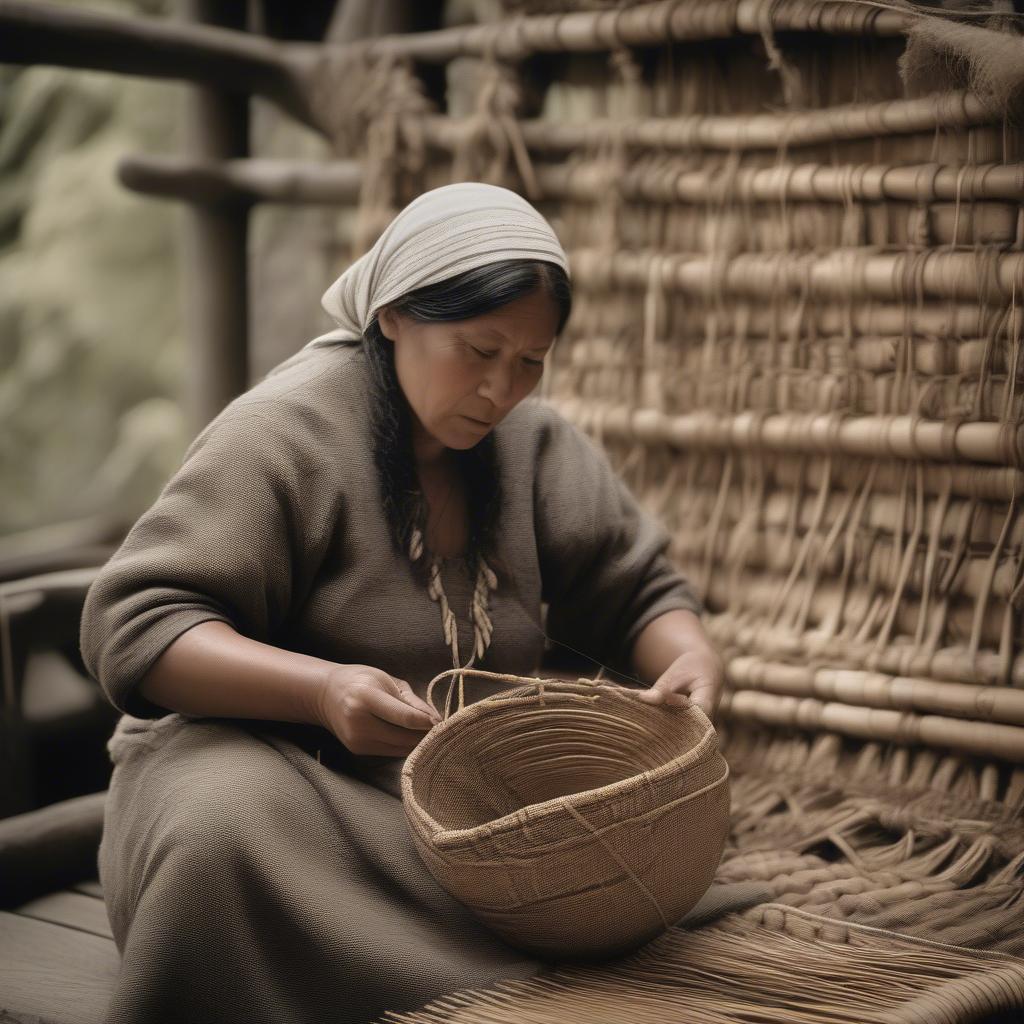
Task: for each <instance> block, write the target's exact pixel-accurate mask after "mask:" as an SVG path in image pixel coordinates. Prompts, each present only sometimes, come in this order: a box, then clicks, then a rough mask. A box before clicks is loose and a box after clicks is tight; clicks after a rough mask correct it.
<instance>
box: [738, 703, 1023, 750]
mask: <svg viewBox="0 0 1024 1024" xmlns="http://www.w3.org/2000/svg"><path fill="white" fill-rule="evenodd" d="M719 712H720V714H721V715H722V716H723V717H725V718H727V719H730V720H738V721H748V722H757V723H760V724H762V725H770V726H775V727H783V728H795V729H803V730H810V731H812V732H821V731H828V732H836V733H840V734H841V735H844V736H854V737H857V738H859V739H868V740H884V741H889V742H892V743H901V744H915V745H916V744H922V745H924V746H930V747H937V748H940V749H944V750H957V751H960V752H961V753H964V754H971V755H974V756H977V757H997V758H1001V759H1003V760H1006V761H1010V762H1013V763H1015V764H1021V763H1024V729H1022V728H1019V727H1018V726H1015V725H1002V724H997V723H994V722H970V721H965V720H963V719H957V718H946V717H943V716H939V715H916V714H911V713H909V712H904V711H888V710H881V709H876V708H864V707H851V706H850V705H848V704H841V703H839V702H836V701H820V700H814V699H813V698H810V697H806V698H803V699H799V698H796V697H781V696H778V695H776V694H771V693H757V692H754V691H751V690H740V691H737V692H726V693H724V694H723V695H722V702H721V704H720V705H719Z"/></svg>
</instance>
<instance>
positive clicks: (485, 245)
mask: <svg viewBox="0 0 1024 1024" xmlns="http://www.w3.org/2000/svg"><path fill="white" fill-rule="evenodd" d="M511 259H534V260H547V261H548V262H550V263H556V264H558V266H560V267H561V268H562V269H563V270H564V271H565V272H566V274H568V273H569V260H568V257H567V256H566V255H565V250H564V249H563V248H562V246H561V243H560V242H559V241H558V238H557V237H556V235H555V232H554V231H553V230H552V228H551V225H550V224H549V223H548V222H547V221H546V220H545V219H544V218H543V217H542V216H541V215H540V214H539V213H538V212H537V211H536V210H535V209H534V208H533V207H532V206H531V205H530V204H529V203H528V202H527V201H526V200H525V199H523V197H522V196H520V195H517V194H516V193H515V192H512V191H511V190H510V189H507V188H501V187H500V186H498V185H487V184H484V183H483V182H480V181H465V182H458V183H457V184H454V185H443V186H442V187H441V188H435V189H431V190H430V191H429V192H424V193H423V194H422V195H420V196H417V198H416V199H414V200H413V201H412V202H411V203H409V205H408V206H406V207H405V209H404V210H402V211H401V212H400V213H399V214H398V215H397V216H396V217H395V219H394V220H393V221H392V222H391V223H390V224H389V225H388V226H387V227H386V228H385V229H384V232H383V234H381V236H380V238H378V239H377V241H376V242H375V243H374V245H373V247H372V248H371V249H370V250H369V251H368V252H366V253H364V254H363V255H362V256H360V257H359V259H357V260H356V261H355V263H353V264H352V265H351V266H350V267H349V268H348V269H347V270H346V271H345V272H344V273H343V274H342V275H341V277H339V278H338V279H337V281H335V282H334V284H332V285H331V286H330V288H328V289H327V291H326V292H324V296H323V298H322V299H321V304H322V305H323V307H324V309H325V310H327V312H328V313H329V314H330V316H331V317H332V318H333V320H334V321H335V323H337V325H338V326H337V328H336V329H335V330H333V331H329V332H328V333H327V334H322V335H320V337H318V338H314V339H313V340H312V341H311V342H309V344H307V345H306V346H305V347H306V348H310V347H312V346H314V345H324V344H330V343H331V342H346V341H347V342H352V341H359V340H360V339H361V338H362V337H363V332H364V331H365V330H366V328H367V327H368V326H369V325H370V322H371V321H372V320H373V316H374V314H375V313H376V312H377V310H379V309H381V308H382V307H383V306H386V305H387V304H388V303H389V302H394V301H395V300H396V299H398V298H401V296H403V295H405V294H406V293H408V292H411V291H413V290H414V289H416V288H423V287H426V286H427V285H430V284H436V283H437V282H439V281H444V280H446V279H447V278H449V277H454V276H455V275H456V274H461V273H464V272H465V271H467V270H472V269H474V268H476V267H482V266H485V265H487V264H489V263H498V262H500V261H502V260H511Z"/></svg>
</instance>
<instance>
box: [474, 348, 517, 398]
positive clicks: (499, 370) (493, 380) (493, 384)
mask: <svg viewBox="0 0 1024 1024" xmlns="http://www.w3.org/2000/svg"><path fill="white" fill-rule="evenodd" d="M514 389H515V380H514V371H513V369H512V367H511V366H508V365H505V363H504V360H497V359H496V360H495V361H494V363H493V364H492V365H491V366H489V367H488V369H487V372H486V373H485V374H484V376H483V379H482V380H481V381H480V387H479V389H478V394H479V395H480V396H481V398H486V399H488V400H489V401H491V402H493V403H494V404H495V405H496V406H497V407H498V408H499V409H503V408H504V407H505V406H506V405H508V404H509V403H510V402H511V400H512V394H513V391H514Z"/></svg>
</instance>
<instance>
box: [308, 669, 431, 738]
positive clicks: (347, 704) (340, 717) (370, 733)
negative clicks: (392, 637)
mask: <svg viewBox="0 0 1024 1024" xmlns="http://www.w3.org/2000/svg"><path fill="white" fill-rule="evenodd" d="M319 714H320V724H321V725H322V726H323V727H324V728H325V729H328V730H330V732H332V733H334V735H335V736H336V737H337V738H338V739H339V740H340V741H341V742H342V743H344V744H345V746H346V747H348V749H349V750H350V751H352V753H353V754H373V755H376V756H381V757H405V756H406V755H407V754H409V753H411V751H412V749H413V748H414V747H415V746H416V744H417V743H419V741H420V740H421V739H423V737H424V735H425V734H426V733H427V732H428V731H429V730H430V729H432V728H433V727H434V725H436V724H437V723H438V722H440V721H441V716H440V715H439V714H438V713H437V711H435V710H434V709H433V708H432V707H431V706H430V705H429V704H428V703H427V702H426V701H424V700H421V699H420V698H419V697H417V696H416V694H415V693H414V692H413V689H412V687H411V686H410V685H409V684H408V683H407V682H406V681H405V680H404V679H396V678H395V677H394V676H389V675H388V674H387V672H383V671H381V670H380V669H378V668H372V667H370V666H369V665H335V666H334V667H333V668H332V669H331V671H330V672H329V673H328V676H327V680H326V683H325V684H324V688H323V690H322V691H321V694H320V708H319Z"/></svg>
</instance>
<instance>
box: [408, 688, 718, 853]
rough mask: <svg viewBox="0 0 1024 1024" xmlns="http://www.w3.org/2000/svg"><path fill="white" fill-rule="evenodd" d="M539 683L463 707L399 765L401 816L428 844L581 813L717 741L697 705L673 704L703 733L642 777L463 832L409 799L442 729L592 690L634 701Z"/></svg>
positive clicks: (694, 757) (621, 691)
mask: <svg viewBox="0 0 1024 1024" xmlns="http://www.w3.org/2000/svg"><path fill="white" fill-rule="evenodd" d="M544 683H545V685H544V688H543V692H542V691H541V690H540V689H539V688H537V689H535V688H534V687H533V686H532V685H525V686H521V687H510V688H509V689H508V690H503V691H501V692H500V693H496V694H492V695H491V696H488V697H485V698H483V699H482V700H479V701H475V702H473V703H472V704H467V705H466V706H465V707H464V708H462V709H461V710H460V711H457V712H456V713H455V714H454V715H451V716H450V717H449V718H446V719H445V720H444V721H442V722H441V723H440V724H438V725H435V726H434V728H433V729H432V730H431V732H429V733H428V734H427V736H426V737H424V739H423V740H421V741H420V743H419V744H418V745H417V746H416V747H415V748H414V749H413V751H412V753H410V754H409V755H408V757H406V759H405V763H404V765H403V766H402V779H401V781H402V803H403V804H404V805H405V809H406V813H407V814H409V815H410V816H413V817H415V818H416V820H417V822H418V823H419V824H421V825H423V826H425V828H426V829H427V830H428V831H429V832H430V839H431V842H433V843H435V844H437V845H438V846H445V847H449V846H458V845H461V844H464V843H469V842H472V841H474V840H475V839H477V838H480V837H490V836H493V835H494V834H495V833H496V832H500V831H502V830H507V829H509V828H511V827H514V826H516V825H517V824H526V823H535V822H537V821H540V820H543V819H544V818H545V817H550V816H551V815H553V814H556V813H558V812H559V811H563V808H564V805H565V804H566V803H568V804H569V805H570V806H571V807H580V808H581V807H585V806H588V805H589V804H591V803H594V802H596V801H598V800H604V799H609V798H614V797H616V796H618V795H619V793H621V792H622V791H624V790H625V788H626V786H627V785H632V784H634V783H635V781H636V780H637V779H644V780H645V781H660V780H661V779H662V777H664V776H666V775H669V774H671V773H672V772H674V771H677V770H679V769H680V768H686V767H689V765H690V764H691V763H694V762H696V761H699V760H701V759H702V758H703V757H704V756H705V754H706V753H707V748H708V747H711V746H716V747H717V740H718V737H717V733H716V730H715V727H714V725H713V724H712V723H711V720H710V719H709V718H708V717H707V715H705V714H704V712H703V711H702V710H701V708H700V707H699V705H697V704H694V703H691V704H690V705H689V706H687V707H680V706H679V705H664V706H665V707H671V709H672V711H673V712H677V711H678V712H682V713H683V714H686V715H689V716H690V717H691V718H694V719H696V721H697V724H699V725H701V724H702V725H703V731H702V733H701V735H700V738H699V739H698V740H697V742H696V743H694V744H693V746H691V747H690V748H688V749H687V750H684V751H683V752H682V753H680V754H678V755H677V756H676V757H674V758H672V759H671V760H669V761H666V762H665V763H664V764H660V765H658V766H657V767H656V768H648V769H647V770H646V771H643V772H637V774H635V775H630V776H628V777H627V778H625V779H619V780H617V781H616V782H609V783H607V784H606V785H604V786H595V787H592V788H590V789H582V790H579V791H578V792H576V793H569V794H566V795H565V796H556V797H551V798H549V799H548V800H541V801H538V802H537V803H533V804H526V805H525V806H524V807H520V808H519V809H518V810H515V811H511V812H509V813H508V814H503V815H502V816H501V817H498V818H492V819H491V820H490V821H485V822H482V823H480V824H479V825H471V826H469V827H468V828H448V827H446V826H444V825H442V824H441V823H440V822H438V821H437V820H436V819H435V818H434V816H433V815H432V814H430V813H429V812H428V811H427V810H426V809H425V808H424V807H423V805H422V804H420V803H419V802H418V801H417V800H416V799H415V797H414V795H413V785H412V773H413V771H414V770H415V768H416V764H417V763H418V760H419V757H420V756H423V755H422V752H423V751H427V752H429V751H430V750H431V748H432V747H433V745H434V744H435V743H438V742H440V739H439V737H441V736H442V735H443V734H444V733H445V731H446V730H448V729H450V728H452V727H454V728H464V727H465V726H466V725H467V724H469V723H471V722H472V721H475V720H476V719H478V718H482V717H484V716H485V715H487V714H489V713H493V712H494V711H495V710H497V709H501V708H506V707H508V706H510V704H511V703H512V701H513V700H514V701H515V702H516V703H525V704H526V705H534V706H537V705H540V704H541V703H542V698H547V697H553V698H556V699H557V698H559V697H561V696H565V695H569V694H572V693H589V694H594V693H595V691H597V690H598V688H600V689H601V690H602V691H603V692H605V693H609V694H615V698H614V699H625V700H633V699H635V698H632V697H627V696H624V695H625V694H629V693H634V692H639V691H633V690H631V689H630V688H629V687H624V686H615V685H609V684H605V683H596V684H595V683H591V682H584V683H578V682H569V681H564V682H563V681H561V680H559V681H555V680H544ZM531 690H532V691H533V692H532V693H531V692H530V691H531ZM514 693H518V694H520V695H519V696H515V697H512V696H511V695H512V694H514ZM453 723H454V726H453ZM435 737H436V738H435Z"/></svg>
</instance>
